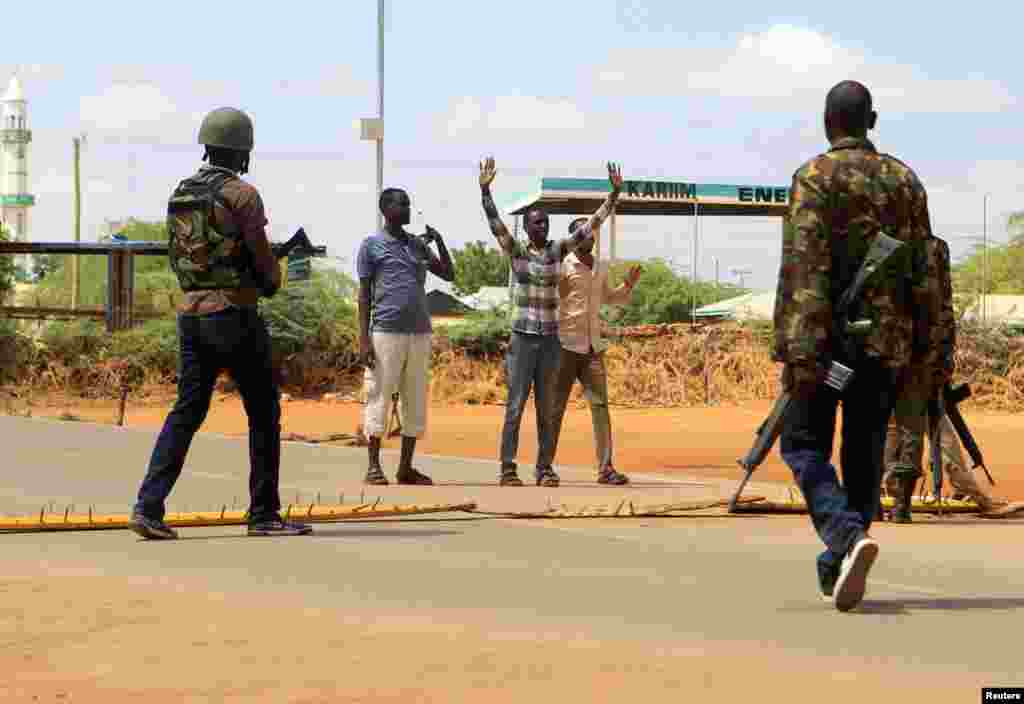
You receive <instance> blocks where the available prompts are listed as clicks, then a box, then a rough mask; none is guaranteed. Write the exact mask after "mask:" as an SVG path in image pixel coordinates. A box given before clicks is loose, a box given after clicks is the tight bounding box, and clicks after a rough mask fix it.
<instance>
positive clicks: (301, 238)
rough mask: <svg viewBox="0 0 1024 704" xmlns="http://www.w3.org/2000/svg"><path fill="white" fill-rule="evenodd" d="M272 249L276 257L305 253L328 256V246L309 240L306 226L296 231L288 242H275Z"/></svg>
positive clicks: (313, 255) (281, 257)
mask: <svg viewBox="0 0 1024 704" xmlns="http://www.w3.org/2000/svg"><path fill="white" fill-rule="evenodd" d="M270 250H271V251H272V252H273V253H274V258H275V259H283V258H284V257H288V256H290V255H291V254H293V253H294V254H298V255H305V256H307V257H326V256H327V247H326V246H325V245H314V244H313V243H312V242H310V241H309V237H308V236H307V235H306V230H305V229H304V228H301V227H300V228H299V229H298V230H296V231H295V234H294V235H292V236H291V237H290V238H289V239H288V241H287V242H273V243H272V244H271V245H270Z"/></svg>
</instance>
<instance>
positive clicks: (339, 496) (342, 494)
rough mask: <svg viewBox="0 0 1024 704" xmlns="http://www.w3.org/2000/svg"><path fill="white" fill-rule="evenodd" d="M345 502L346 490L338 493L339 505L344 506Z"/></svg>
mask: <svg viewBox="0 0 1024 704" xmlns="http://www.w3.org/2000/svg"><path fill="white" fill-rule="evenodd" d="M344 504H345V492H344V491H343V492H341V493H340V494H338V505H339V506H343V505H344Z"/></svg>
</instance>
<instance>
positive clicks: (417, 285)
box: [357, 188, 455, 484]
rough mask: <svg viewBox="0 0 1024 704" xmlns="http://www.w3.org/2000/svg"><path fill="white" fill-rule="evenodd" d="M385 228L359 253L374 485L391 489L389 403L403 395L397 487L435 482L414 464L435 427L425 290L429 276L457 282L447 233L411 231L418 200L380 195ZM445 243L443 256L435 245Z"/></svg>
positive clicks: (370, 480)
mask: <svg viewBox="0 0 1024 704" xmlns="http://www.w3.org/2000/svg"><path fill="white" fill-rule="evenodd" d="M379 207H380V211H381V213H383V215H384V221H385V226H384V229H383V230H381V231H380V232H377V233H376V234H374V235H370V236H369V237H367V238H366V239H365V240H363V243H362V245H361V246H360V247H359V255H358V257H357V269H358V272H359V333H360V334H359V361H360V363H361V364H363V365H364V366H365V367H367V368H368V369H370V377H371V378H370V384H369V388H368V389H367V398H366V409H365V417H364V420H363V428H364V430H365V433H366V437H367V439H368V445H369V455H370V462H369V467H368V469H367V472H366V483H367V484H387V483H388V480H387V477H385V476H384V472H383V470H382V469H381V466H380V440H381V437H382V436H383V435H384V428H385V423H386V422H387V416H388V411H389V402H390V401H391V397H392V395H393V394H394V393H396V392H397V393H398V395H399V396H400V397H401V403H402V455H401V459H400V460H399V463H398V471H397V472H396V474H395V481H397V482H398V483H399V484H433V481H432V480H431V479H430V477H428V476H427V475H425V474H422V473H421V472H419V471H417V470H416V469H414V468H413V466H412V457H413V453H414V452H415V450H416V440H417V439H418V438H419V437H420V436H421V435H423V433H424V431H425V430H426V423H427V373H428V370H429V368H430V349H431V348H430V341H431V333H432V332H433V328H432V326H431V323H430V311H429V309H428V308H427V296H426V292H425V290H424V284H425V283H426V280H427V270H429V271H430V272H431V273H432V274H434V275H435V276H438V277H440V278H442V279H444V280H445V281H452V280H453V279H454V278H455V269H454V267H453V266H452V259H451V256H450V255H449V254H448V248H447V247H445V244H444V240H443V239H441V233H439V232H438V231H437V230H435V229H434V228H432V227H430V226H429V225H428V226H427V233H426V235H422V236H419V237H417V236H416V235H412V234H410V233H408V232H406V231H405V227H404V226H405V225H408V224H409V216H410V202H409V196H408V194H406V192H405V191H403V190H400V189H397V188H387V189H385V190H384V191H383V192H382V193H381V195H380V203H379ZM430 241H434V242H436V243H437V251H438V255H440V259H438V257H437V256H435V255H434V253H433V252H431V251H430V249H429V248H428V247H427V244H429V242H430Z"/></svg>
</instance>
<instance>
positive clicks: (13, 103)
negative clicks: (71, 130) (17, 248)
mask: <svg viewBox="0 0 1024 704" xmlns="http://www.w3.org/2000/svg"><path fill="white" fill-rule="evenodd" d="M0 119H2V123H0V220H2V221H3V224H4V228H5V229H6V230H7V234H8V236H10V237H11V239H13V240H17V241H20V242H27V241H28V209H29V208H30V207H32V206H33V205H35V203H36V197H35V196H34V195H32V194H31V193H29V192H28V144H29V142H31V141H32V132H31V130H29V129H28V110H27V104H26V102H25V94H24V92H23V91H22V89H21V81H19V80H18V77H17V76H16V75H15V76H13V77H12V78H11V82H10V84H9V85H8V87H7V93H6V94H5V95H4V97H3V100H2V101H0Z"/></svg>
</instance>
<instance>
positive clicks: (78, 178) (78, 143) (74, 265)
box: [71, 134, 85, 310]
mask: <svg viewBox="0 0 1024 704" xmlns="http://www.w3.org/2000/svg"><path fill="white" fill-rule="evenodd" d="M84 142H85V135H84V134H82V135H79V136H77V137H73V138H72V139H71V143H72V144H73V146H74V155H75V242H81V241H82V175H81V169H80V166H79V164H80V162H81V155H82V144H83V143H84ZM79 261H80V257H79V256H78V255H76V254H72V255H71V309H72V310H78V293H79V285H78V271H79V269H78V264H79Z"/></svg>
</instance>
